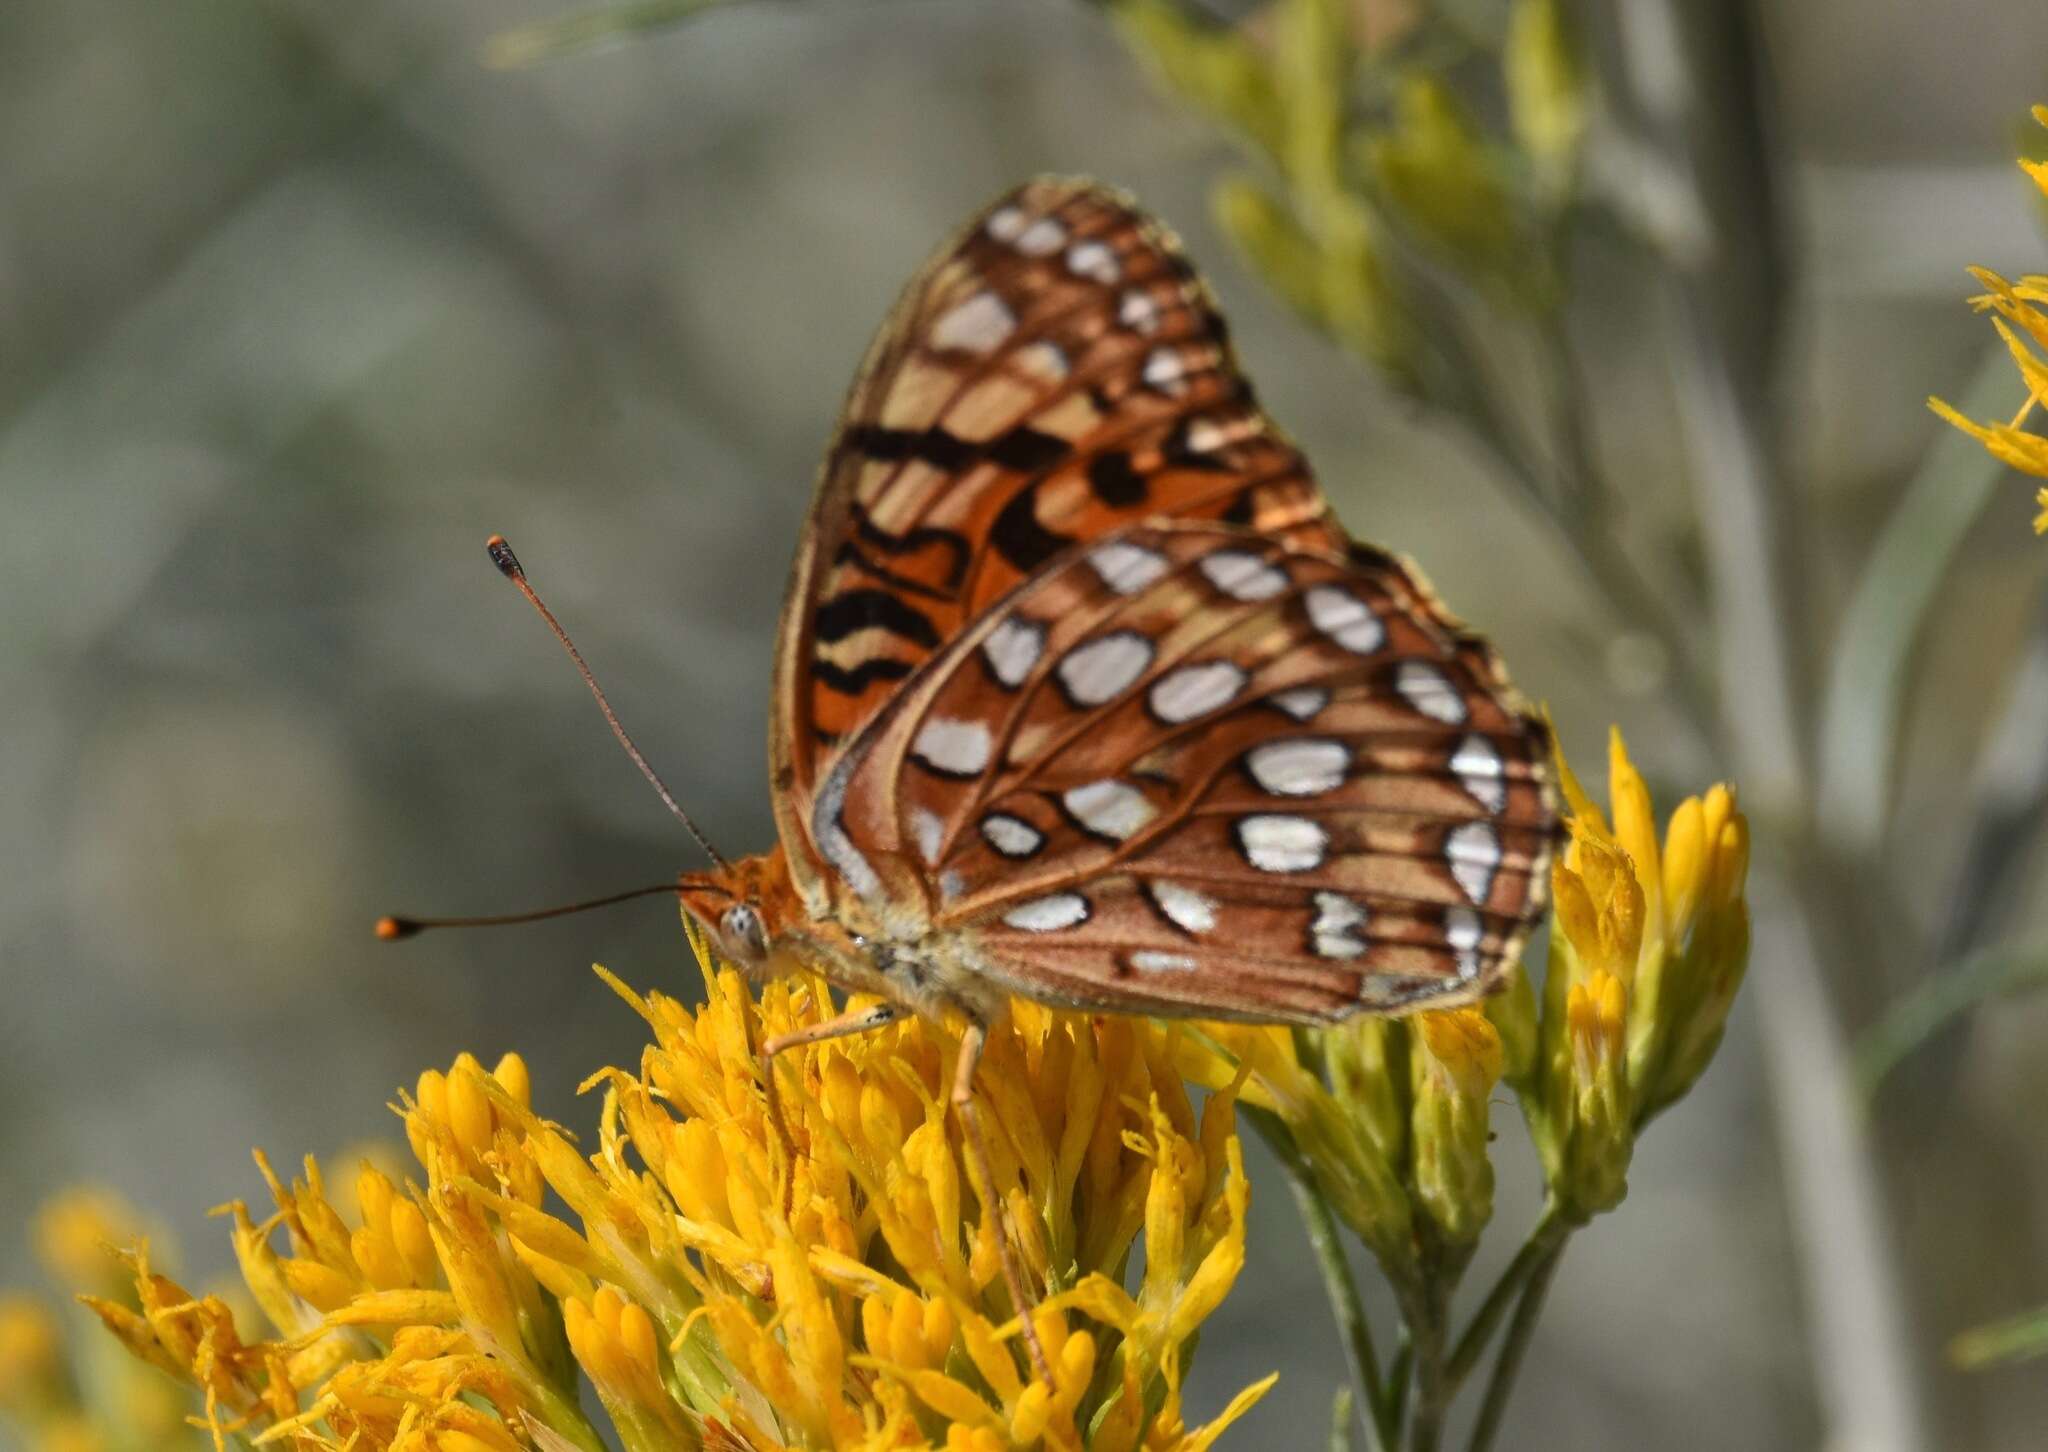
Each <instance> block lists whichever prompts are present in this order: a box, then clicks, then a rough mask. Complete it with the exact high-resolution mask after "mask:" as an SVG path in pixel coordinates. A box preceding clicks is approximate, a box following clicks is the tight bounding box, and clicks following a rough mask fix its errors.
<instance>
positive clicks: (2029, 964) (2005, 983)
mask: <svg viewBox="0 0 2048 1452" xmlns="http://www.w3.org/2000/svg"><path fill="white" fill-rule="evenodd" d="M2043 985H2048V945H2040V944H2036V945H2033V946H2025V947H2022V946H2008V947H2003V948H1989V949H1986V950H1985V951H1984V952H1982V953H1976V954H1973V955H1971V956H1970V957H1968V958H1965V959H1964V960H1963V961H1962V962H1961V963H1959V964H1957V965H1956V966H1955V967H1953V968H1951V969H1949V970H1948V971H1947V972H1944V973H1940V974H1937V975H1936V976H1935V977H1933V978H1930V979H1928V980H1927V981H1926V982H1924V983H1922V984H1921V985H1920V986H1919V987H1917V988H1915V989H1914V990H1913V991H1912V992H1910V993H1908V994H1907V995H1906V996H1905V997H1903V998H1901V999H1900V1000H1899V1001H1898V1002H1896V1003H1894V1004H1893V1005H1892V1006H1891V1007H1890V1008H1889V1009H1888V1010H1886V1012H1885V1015H1884V1017H1883V1018H1881V1019H1879V1020H1878V1021H1877V1023H1876V1024H1874V1025H1873V1026H1872V1027H1871V1028H1870V1029H1869V1030H1868V1031H1867V1032H1866V1033H1865V1034H1864V1035H1863V1037H1862V1039H1861V1040H1860V1041H1858V1043H1857V1045H1856V1054H1855V1071H1856V1083H1857V1086H1858V1088H1860V1089H1861V1090H1862V1092H1863V1094H1864V1096H1865V1097H1866V1098H1867V1097H1869V1096H1870V1095H1872V1094H1874V1093H1876V1092H1877V1087H1878V1086H1879V1085H1880V1084H1882V1083H1883V1082H1884V1079H1885V1076H1886V1075H1887V1074H1889V1073H1891V1071H1892V1070H1893V1069H1895V1068H1897V1067H1898V1065H1899V1063H1900V1061H1902V1060H1903V1059H1904V1058H1905V1057H1906V1056H1907V1055H1908V1054H1910V1053H1912V1052H1913V1050H1914V1049H1916V1048H1918V1047H1919V1045H1920V1044H1921V1042H1922V1041H1923V1040H1925V1039H1926V1038H1927V1037H1928V1036H1929V1035H1930V1034H1932V1033H1933V1032H1934V1031H1935V1030H1936V1029H1938V1028H1940V1027H1941V1026H1942V1025H1943V1024H1945V1023H1947V1022H1949V1020H1951V1019H1953V1018H1956V1017H1958V1016H1959V1015H1961V1014H1963V1013H1966V1012H1968V1011H1969V1010H1970V1009H1972V1008H1974V1007H1976V1006H1977V1005H1978V1004H1979V1003H1982V1002H1983V1001H1984V1000H1985V999H1987V998H1993V997H1996V996H1998V995H2000V994H2005V993H2019V992H2023V991H2026V990H2028V989H2033V988H2039V987H2042V986H2043Z"/></svg>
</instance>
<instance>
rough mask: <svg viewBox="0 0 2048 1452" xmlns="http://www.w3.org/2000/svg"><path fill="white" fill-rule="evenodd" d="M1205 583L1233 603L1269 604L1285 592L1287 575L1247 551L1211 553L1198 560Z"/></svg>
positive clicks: (1214, 551) (1218, 551) (1217, 551)
mask: <svg viewBox="0 0 2048 1452" xmlns="http://www.w3.org/2000/svg"><path fill="white" fill-rule="evenodd" d="M1201 570H1202V573H1203V574H1205V575H1207V576H1208V577H1209V583H1210V584H1212V585H1214V586H1215V587H1216V588H1217V589H1219V590H1221V591H1222V592H1223V593H1224V594H1226V595H1228V596H1229V597H1230V598H1231V599H1233V600H1270V599H1272V598H1273V597H1274V596H1275V595H1278V594H1279V593H1280V592H1281V591H1283V590H1285V589H1286V588H1287V574H1286V572H1285V571H1283V570H1279V569H1276V568H1275V567H1274V566H1272V565H1269V564H1267V563H1266V562H1265V561H1264V560H1262V559H1260V558H1259V557H1258V556H1257V555H1255V554H1253V553H1252V552H1251V551H1250V550H1212V551H1211V552H1210V553H1208V554H1206V555H1203V556H1202V559H1201Z"/></svg>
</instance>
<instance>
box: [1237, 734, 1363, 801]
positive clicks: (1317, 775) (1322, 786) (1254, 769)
mask: <svg viewBox="0 0 2048 1452" xmlns="http://www.w3.org/2000/svg"><path fill="white" fill-rule="evenodd" d="M1350 762H1351V753H1350V752H1348V751H1346V750H1345V749H1344V746H1343V744H1342V743H1341V742H1336V741H1328V740H1323V739H1321V738H1317V737H1310V738H1307V739H1305V740H1304V739H1292V740H1287V739H1283V740H1280V741H1268V742H1266V743H1264V744H1263V745H1259V746H1254V747H1253V748H1252V749H1251V750H1250V751H1248V752H1246V753H1245V758H1244V764H1245V770H1247V771H1249V772H1250V773H1251V774H1252V780H1253V781H1255V782H1257V783H1258V784H1259V787H1260V789H1261V790H1263V791H1267V792H1271V793H1272V794H1273V795H1274V796H1276V797H1313V796H1318V795H1320V794H1322V793H1323V792H1327V791H1334V790H1336V789H1337V788H1338V787H1339V786H1342V785H1343V783H1344V768H1345V767H1346V766H1348V765H1350Z"/></svg>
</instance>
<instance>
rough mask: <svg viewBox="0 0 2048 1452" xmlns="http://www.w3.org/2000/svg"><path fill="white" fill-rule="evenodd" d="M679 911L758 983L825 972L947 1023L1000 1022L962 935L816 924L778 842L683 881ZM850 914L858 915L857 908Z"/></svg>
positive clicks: (833, 916) (838, 916)
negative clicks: (904, 934) (897, 933)
mask: <svg viewBox="0 0 2048 1452" xmlns="http://www.w3.org/2000/svg"><path fill="white" fill-rule="evenodd" d="M677 889H678V892H679V893H680V895H681V897H682V901H683V908H684V910H685V911H687V912H688V913H689V914H690V915H691V916H692V917H693V918H695V919H696V920H697V921H698V923H699V924H701V925H702V926H703V927H704V929H705V930H706V931H707V932H708V933H710V934H711V936H712V939H713V941H714V942H715V943H716V944H717V945H718V946H719V948H720V950H721V952H722V954H723V955H724V956H725V957H726V958H727V959H729V960H730V961H732V962H734V963H736V964H739V965H741V966H744V967H745V968H747V969H748V970H749V971H750V972H753V973H756V974H759V975H761V976H768V977H773V976H779V975H781V974H785V973H796V972H811V973H819V974H822V975H823V976H824V977H826V978H827V979H829V980H830V981H831V982H832V983H833V984H835V985H836V986H838V987H840V988H842V989H845V990H847V991H849V992H853V993H870V994H875V995H877V996H879V997H882V998H886V999H888V1000H889V1001H890V1002H892V1003H897V1004H901V1005H903V1006H904V1007H907V1008H910V1009H913V1010H915V1011H916V1012H918V1013H921V1014H924V1015H925V1016H927V1017H930V1018H934V1019H944V1018H946V1017H949V1016H951V1015H954V1014H961V1015H965V1016H967V1017H968V1018H971V1019H973V1020H975V1021H977V1022H982V1023H989V1022H993V1021H995V1020H996V1019H998V1018H1000V1017H1001V1013H1002V1008H1003V1004H1004V999H1003V995H1002V994H1001V993H1000V992H999V991H998V990H996V989H994V988H993V987H992V986H991V985H990V983H989V981H988V975H987V972H986V970H985V968H983V967H982V966H981V965H980V964H979V962H978V956H977V954H976V953H975V952H974V950H973V947H972V944H971V941H970V939H969V938H967V937H966V936H964V935H961V934H957V933H928V934H924V935H920V936H918V937H916V938H914V939H909V940H906V939H902V938H900V937H892V936H889V935H887V934H885V933H883V932H881V931H878V929H877V926H876V925H875V924H872V923H869V922H867V921H865V920H859V921H852V922H849V921H845V920H844V918H843V914H842V912H841V911H828V912H827V913H826V914H824V915H819V916H814V915H812V913H811V912H810V910H809V908H808V907H807V906H806V905H805V903H804V900H803V897H802V895H801V894H800V893H799V892H798V891H797V888H796V884H795V882H794V881H793V879H792V878H791V876H790V871H789V859H788V858H787V856H786V855H785V854H784V852H783V849H782V847H781V845H780V844H778V845H777V846H776V847H775V848H774V849H772V850H771V851H768V852H763V853H759V854H757V855H755V856H752V857H743V858H741V859H739V860H738V861H736V862H731V863H727V864H726V865H724V866H722V867H720V868H718V869H716V870H714V871H711V872H701V873H685V874H683V876H682V877H681V878H680V880H679V881H678V884H677ZM851 911H852V912H853V913H854V914H855V915H857V914H858V908H857V907H852V908H851Z"/></svg>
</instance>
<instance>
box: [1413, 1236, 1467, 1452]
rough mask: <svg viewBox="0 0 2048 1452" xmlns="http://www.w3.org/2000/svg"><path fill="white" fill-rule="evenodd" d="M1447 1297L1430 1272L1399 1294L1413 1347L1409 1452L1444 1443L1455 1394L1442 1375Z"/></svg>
mask: <svg viewBox="0 0 2048 1452" xmlns="http://www.w3.org/2000/svg"><path fill="white" fill-rule="evenodd" d="M1448 1295H1449V1293H1448V1291H1447V1289H1446V1287H1445V1285H1444V1282H1443V1280H1442V1278H1441V1277H1439V1276H1437V1275H1435V1274H1432V1273H1429V1272H1425V1273H1424V1274H1423V1275H1422V1276H1421V1277H1419V1278H1418V1280H1417V1283H1416V1284H1415V1285H1414V1286H1413V1287H1410V1288H1408V1289H1406V1290H1404V1291H1402V1292H1401V1313H1402V1315H1403V1316H1404V1317H1405V1318H1406V1319H1407V1322H1408V1329H1409V1331H1410V1332H1411V1333H1412V1334H1413V1336H1414V1346H1415V1415H1414V1416H1413V1417H1412V1418H1411V1419H1410V1420H1409V1423H1408V1448H1409V1452H1437V1448H1438V1447H1439V1446H1440V1445H1441V1444H1442V1442H1443V1435H1444V1417H1445V1415H1446V1414H1447V1413H1448V1412H1449V1411H1450V1406H1451V1396H1452V1394H1453V1393H1454V1392H1455V1391H1456V1388H1455V1387H1453V1386H1452V1385H1451V1384H1450V1382H1449V1381H1448V1380H1447V1379H1446V1378H1445V1375H1444V1372H1445V1365H1444V1339H1445V1337H1444V1322H1445V1319H1446V1312H1447V1311H1448V1310H1449V1307H1448V1305H1447V1304H1446V1303H1447V1300H1448Z"/></svg>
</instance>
